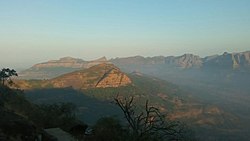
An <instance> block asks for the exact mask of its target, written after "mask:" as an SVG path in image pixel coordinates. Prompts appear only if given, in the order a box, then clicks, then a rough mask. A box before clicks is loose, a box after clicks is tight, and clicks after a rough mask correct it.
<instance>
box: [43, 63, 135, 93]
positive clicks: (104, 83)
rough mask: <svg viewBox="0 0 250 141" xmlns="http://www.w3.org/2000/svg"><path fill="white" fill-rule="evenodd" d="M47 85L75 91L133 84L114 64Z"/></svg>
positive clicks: (92, 68)
mask: <svg viewBox="0 0 250 141" xmlns="http://www.w3.org/2000/svg"><path fill="white" fill-rule="evenodd" d="M47 83H49V84H51V85H52V86H53V87H59V88H62V87H73V88H75V89H87V88H96V87H97V88H107V87H120V86H126V85H129V84H131V83H132V82H131V80H130V78H129V77H128V76H127V75H126V74H124V73H123V72H121V71H120V69H119V68H117V67H116V66H114V65H112V64H99V65H96V66H93V67H91V68H89V69H86V70H81V71H76V72H72V73H69V74H65V75H62V76H60V77H57V78H55V79H52V80H49V81H48V82H47Z"/></svg>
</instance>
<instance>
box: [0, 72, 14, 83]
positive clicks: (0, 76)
mask: <svg viewBox="0 0 250 141" xmlns="http://www.w3.org/2000/svg"><path fill="white" fill-rule="evenodd" d="M12 76H18V75H17V73H16V71H15V70H14V69H9V68H3V69H2V70H1V71H0V81H1V84H2V85H5V82H6V81H7V82H8V83H9V84H12V83H13V81H12V80H11V77H12Z"/></svg>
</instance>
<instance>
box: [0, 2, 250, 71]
mask: <svg viewBox="0 0 250 141" xmlns="http://www.w3.org/2000/svg"><path fill="white" fill-rule="evenodd" d="M0 49H1V51H0V67H14V68H20V67H21V68H24V67H28V66H30V65H32V64H34V63H38V62H43V61H47V60H50V59H58V58H60V57H64V56H72V57H78V58H82V59H85V60H90V59H95V58H98V57H102V56H106V57H108V58H111V57H123V56H133V55H143V56H156V55H163V56H168V55H181V54H183V53H194V54H198V55H201V56H205V55H211V54H221V53H223V52H224V51H227V52H239V51H246V50H250V0H1V1H0Z"/></svg>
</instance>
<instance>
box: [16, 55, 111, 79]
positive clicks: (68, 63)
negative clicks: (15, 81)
mask: <svg viewBox="0 0 250 141" xmlns="http://www.w3.org/2000/svg"><path fill="white" fill-rule="evenodd" d="M102 63H109V62H108V61H107V59H106V58H105V57H102V58H99V59H97V60H93V61H84V60H82V59H78V58H72V57H63V58H60V59H59V60H50V61H48V62H43V63H39V64H35V65H34V66H32V67H31V68H29V69H27V70H24V71H21V72H20V73H19V78H20V79H51V78H54V77H57V76H60V75H62V74H65V73H69V72H73V71H76V70H81V69H86V68H90V67H92V66H95V65H97V64H102Z"/></svg>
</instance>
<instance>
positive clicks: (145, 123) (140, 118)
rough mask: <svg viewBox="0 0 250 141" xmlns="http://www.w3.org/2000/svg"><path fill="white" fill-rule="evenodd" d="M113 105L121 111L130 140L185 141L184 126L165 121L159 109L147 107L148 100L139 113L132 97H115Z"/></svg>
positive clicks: (179, 123)
mask: <svg viewBox="0 0 250 141" xmlns="http://www.w3.org/2000/svg"><path fill="white" fill-rule="evenodd" d="M114 100H115V103H116V104H117V105H118V106H119V107H120V109H121V110H122V112H123V114H124V116H125V119H126V121H127V122H128V125H129V127H128V128H129V130H130V133H131V139H130V140H136V141H146V140H155V141H159V140H174V141H179V140H186V139H185V137H184V135H185V132H186V127H185V124H183V123H181V122H178V121H171V120H168V121H167V120H166V116H165V115H163V114H161V113H160V111H159V109H157V108H156V107H154V106H149V104H148V100H147V101H146V103H145V107H144V109H143V110H142V111H140V110H139V109H138V108H137V107H136V105H135V104H134V97H130V98H121V97H118V96H117V97H116V98H115V99H114Z"/></svg>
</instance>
